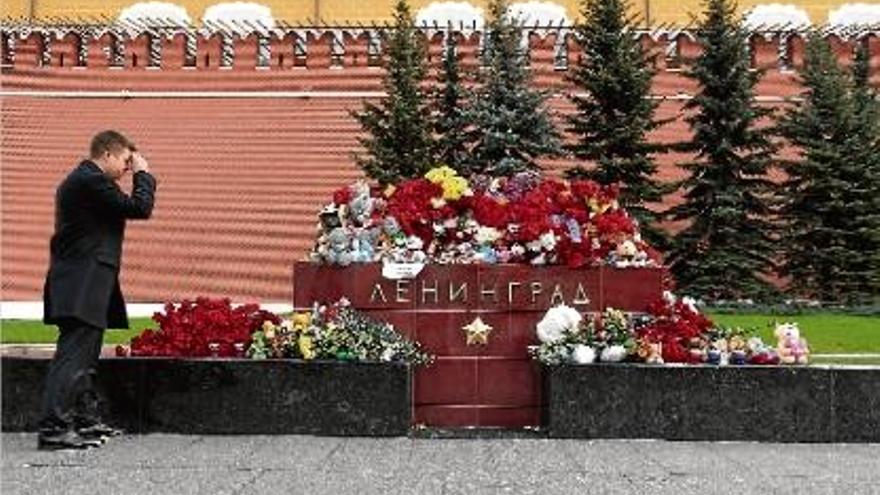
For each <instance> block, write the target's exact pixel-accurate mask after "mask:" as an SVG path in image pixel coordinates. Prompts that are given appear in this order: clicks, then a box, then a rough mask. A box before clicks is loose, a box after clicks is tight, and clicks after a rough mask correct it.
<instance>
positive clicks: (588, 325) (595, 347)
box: [531, 305, 635, 365]
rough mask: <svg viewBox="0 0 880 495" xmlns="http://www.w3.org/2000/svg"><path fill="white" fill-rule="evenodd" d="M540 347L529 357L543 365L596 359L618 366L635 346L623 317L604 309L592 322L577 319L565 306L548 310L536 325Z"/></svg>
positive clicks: (610, 309) (628, 320)
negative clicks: (616, 363) (614, 363)
mask: <svg viewBox="0 0 880 495" xmlns="http://www.w3.org/2000/svg"><path fill="white" fill-rule="evenodd" d="M537 334H538V340H539V341H540V342H541V343H540V345H538V346H535V347H533V348H532V350H531V351H532V355H533V356H534V357H535V358H536V359H538V360H539V361H541V362H543V363H545V364H551V365H554V364H562V363H578V364H585V363H592V362H593V361H595V360H596V358H598V359H599V360H600V361H605V362H619V361H623V360H624V359H626V358H627V356H629V355H630V354H631V352H632V350H633V348H634V346H635V339H634V333H633V324H632V322H631V321H630V319H629V318H628V317H627V315H626V314H625V313H624V312H622V311H619V310H616V309H614V308H608V309H606V310H605V311H604V312H603V313H601V314H599V315H596V317H595V318H593V317H587V318H584V317H582V316H581V314H580V313H578V312H577V310H575V309H573V308H570V307H568V306H565V305H559V306H555V307H553V308H550V309H549V310H548V311H547V313H546V314H545V315H544V318H543V319H542V320H541V321H540V322H539V323H538V325H537Z"/></svg>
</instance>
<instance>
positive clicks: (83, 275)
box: [43, 160, 156, 328]
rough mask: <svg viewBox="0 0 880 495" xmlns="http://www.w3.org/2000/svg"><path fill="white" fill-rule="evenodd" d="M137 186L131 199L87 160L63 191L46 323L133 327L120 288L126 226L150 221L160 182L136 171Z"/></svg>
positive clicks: (57, 211) (66, 181)
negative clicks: (134, 220) (128, 222)
mask: <svg viewBox="0 0 880 495" xmlns="http://www.w3.org/2000/svg"><path fill="white" fill-rule="evenodd" d="M132 181H133V183H134V187H133V189H132V192H131V196H127V195H126V194H125V193H124V192H123V191H122V190H121V189H120V188H119V186H118V185H117V184H116V182H115V181H113V180H112V179H110V178H108V177H107V176H105V175H104V172H103V171H101V169H100V168H99V167H98V166H97V165H96V164H94V163H93V162H91V161H89V160H86V161H84V162H82V163H80V164H79V166H77V167H76V168H75V169H74V170H73V171H72V172H71V173H70V174H69V175H68V176H67V177H66V178H65V179H64V181H62V182H61V184H60V185H59V186H58V190H57V192H56V194H55V235H53V236H52V242H51V247H50V250H51V260H50V262H49V273H48V274H47V275H46V284H45V286H44V289H43V321H44V322H46V323H61V322H62V321H66V320H68V319H71V318H74V319H76V320H79V321H81V322H85V323H88V324H89V325H92V326H95V327H98V328H128V314H127V313H126V311H125V300H124V299H123V297H122V291H121V290H120V288H119V264H120V261H121V258H122V239H123V236H124V233H125V221H126V219H129V218H140V219H146V218H149V217H150V214H151V213H152V211H153V199H154V193H155V191H156V179H154V178H153V176H152V175H150V174H149V173H148V172H136V173H135V174H134V175H133V177H132Z"/></svg>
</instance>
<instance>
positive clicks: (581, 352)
mask: <svg viewBox="0 0 880 495" xmlns="http://www.w3.org/2000/svg"><path fill="white" fill-rule="evenodd" d="M571 359H572V360H573V361H574V362H575V363H577V364H587V363H592V362H594V361H596V350H595V349H593V348H592V347H590V346H588V345H584V344H578V345H576V346H574V349H572V351H571Z"/></svg>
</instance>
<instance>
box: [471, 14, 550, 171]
mask: <svg viewBox="0 0 880 495" xmlns="http://www.w3.org/2000/svg"><path fill="white" fill-rule="evenodd" d="M488 10H489V16H488V21H487V23H486V28H485V33H484V36H485V38H484V43H485V44H484V50H483V68H482V69H481V70H480V72H479V73H478V76H477V89H476V91H475V95H474V99H473V105H472V106H471V109H470V110H469V112H468V120H470V121H471V122H473V124H474V135H473V141H474V146H473V149H472V152H471V160H470V169H471V171H473V172H475V173H487V174H491V175H495V176H500V175H505V176H510V175H513V174H515V173H517V172H521V171H525V170H537V169H539V168H540V167H539V166H538V164H537V163H536V162H535V160H536V159H537V158H540V157H542V156H556V155H558V154H559V153H560V151H561V146H562V145H561V143H560V140H559V134H558V132H557V131H556V129H555V127H554V126H553V122H552V120H551V117H550V113H549V112H548V111H547V110H546V109H545V108H544V103H545V101H546V99H547V97H548V95H547V93H545V92H542V91H537V90H534V89H532V88H531V79H532V78H531V74H530V72H529V68H528V60H527V57H526V54H525V52H524V50H523V48H522V47H521V44H520V41H521V40H522V36H523V33H522V29H521V28H522V25H521V22H520V21H519V20H518V19H516V18H513V17H511V15H510V14H509V13H508V11H507V10H508V1H507V0H490V2H489V6H488Z"/></svg>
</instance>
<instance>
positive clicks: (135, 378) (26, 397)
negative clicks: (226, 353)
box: [2, 357, 412, 436]
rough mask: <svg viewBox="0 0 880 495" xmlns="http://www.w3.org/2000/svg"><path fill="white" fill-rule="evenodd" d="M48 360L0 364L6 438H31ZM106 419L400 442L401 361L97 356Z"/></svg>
mask: <svg viewBox="0 0 880 495" xmlns="http://www.w3.org/2000/svg"><path fill="white" fill-rule="evenodd" d="M48 365H49V360H48V359H38V358H20V357H3V359H2V382H3V404H2V409H3V424H2V427H3V431H33V430H35V429H36V421H37V420H38V417H37V416H38V413H39V407H40V400H41V396H42V390H43V383H44V381H45V377H46V371H47V369H48ZM98 380H99V383H98V388H99V393H100V394H101V396H102V411H103V415H104V418H105V420H106V421H107V422H109V423H112V424H114V425H118V426H120V427H123V428H124V429H126V430H127V431H130V432H169V433H184V434H318V435H354V436H396V435H406V434H407V433H408V431H409V428H410V423H411V416H412V412H411V402H412V400H411V388H412V387H411V374H410V369H409V367H408V366H407V365H404V364H388V363H342V362H330V361H325V362H317V361H311V362H302V361H290V360H265V361H254V360H245V359H201V360H197V359H193V360H188V359H165V358H114V359H102V360H101V362H100V365H99V369H98Z"/></svg>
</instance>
